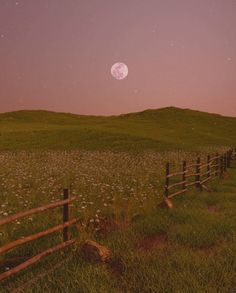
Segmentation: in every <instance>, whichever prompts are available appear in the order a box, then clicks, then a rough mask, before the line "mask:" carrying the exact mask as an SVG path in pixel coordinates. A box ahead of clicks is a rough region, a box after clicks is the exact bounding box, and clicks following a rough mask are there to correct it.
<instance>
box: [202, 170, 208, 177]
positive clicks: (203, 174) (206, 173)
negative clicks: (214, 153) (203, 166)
mask: <svg viewBox="0 0 236 293" xmlns="http://www.w3.org/2000/svg"><path fill="white" fill-rule="evenodd" d="M209 174H210V173H209V171H207V172H205V173H202V174H201V177H204V176H206V175H209Z"/></svg>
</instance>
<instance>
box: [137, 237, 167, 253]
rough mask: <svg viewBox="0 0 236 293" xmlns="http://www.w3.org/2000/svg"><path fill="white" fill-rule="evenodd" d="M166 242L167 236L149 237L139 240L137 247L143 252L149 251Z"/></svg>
mask: <svg viewBox="0 0 236 293" xmlns="http://www.w3.org/2000/svg"><path fill="white" fill-rule="evenodd" d="M166 242H167V235H166V234H160V235H150V236H146V237H144V238H143V239H141V240H140V242H139V244H138V247H139V248H140V249H141V250H143V251H146V252H147V251H151V250H152V249H155V248H158V247H160V246H163V245H165V244H166Z"/></svg>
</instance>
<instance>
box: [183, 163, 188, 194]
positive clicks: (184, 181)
mask: <svg viewBox="0 0 236 293" xmlns="http://www.w3.org/2000/svg"><path fill="white" fill-rule="evenodd" d="M186 166H187V162H186V161H183V177H182V179H183V180H182V181H183V186H182V188H183V190H184V189H186V170H187V168H186Z"/></svg>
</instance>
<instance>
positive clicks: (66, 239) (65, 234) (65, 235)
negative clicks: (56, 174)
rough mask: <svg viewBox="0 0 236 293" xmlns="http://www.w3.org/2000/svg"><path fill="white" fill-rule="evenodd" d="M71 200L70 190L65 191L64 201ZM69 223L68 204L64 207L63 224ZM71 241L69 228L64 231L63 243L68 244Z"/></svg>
mask: <svg viewBox="0 0 236 293" xmlns="http://www.w3.org/2000/svg"><path fill="white" fill-rule="evenodd" d="M68 198H69V190H68V188H65V189H63V199H68ZM67 221H69V204H68V203H66V204H64V205H63V223H65V222H67ZM68 240H69V234H68V227H65V228H64V229H63V241H64V242H66V241H68Z"/></svg>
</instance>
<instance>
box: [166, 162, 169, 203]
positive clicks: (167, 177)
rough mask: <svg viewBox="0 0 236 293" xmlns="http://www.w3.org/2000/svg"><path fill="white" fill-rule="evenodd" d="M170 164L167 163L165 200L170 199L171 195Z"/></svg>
mask: <svg viewBox="0 0 236 293" xmlns="http://www.w3.org/2000/svg"><path fill="white" fill-rule="evenodd" d="M169 175H170V163H169V162H167V163H166V180H165V198H168V195H169V184H170V179H169Z"/></svg>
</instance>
